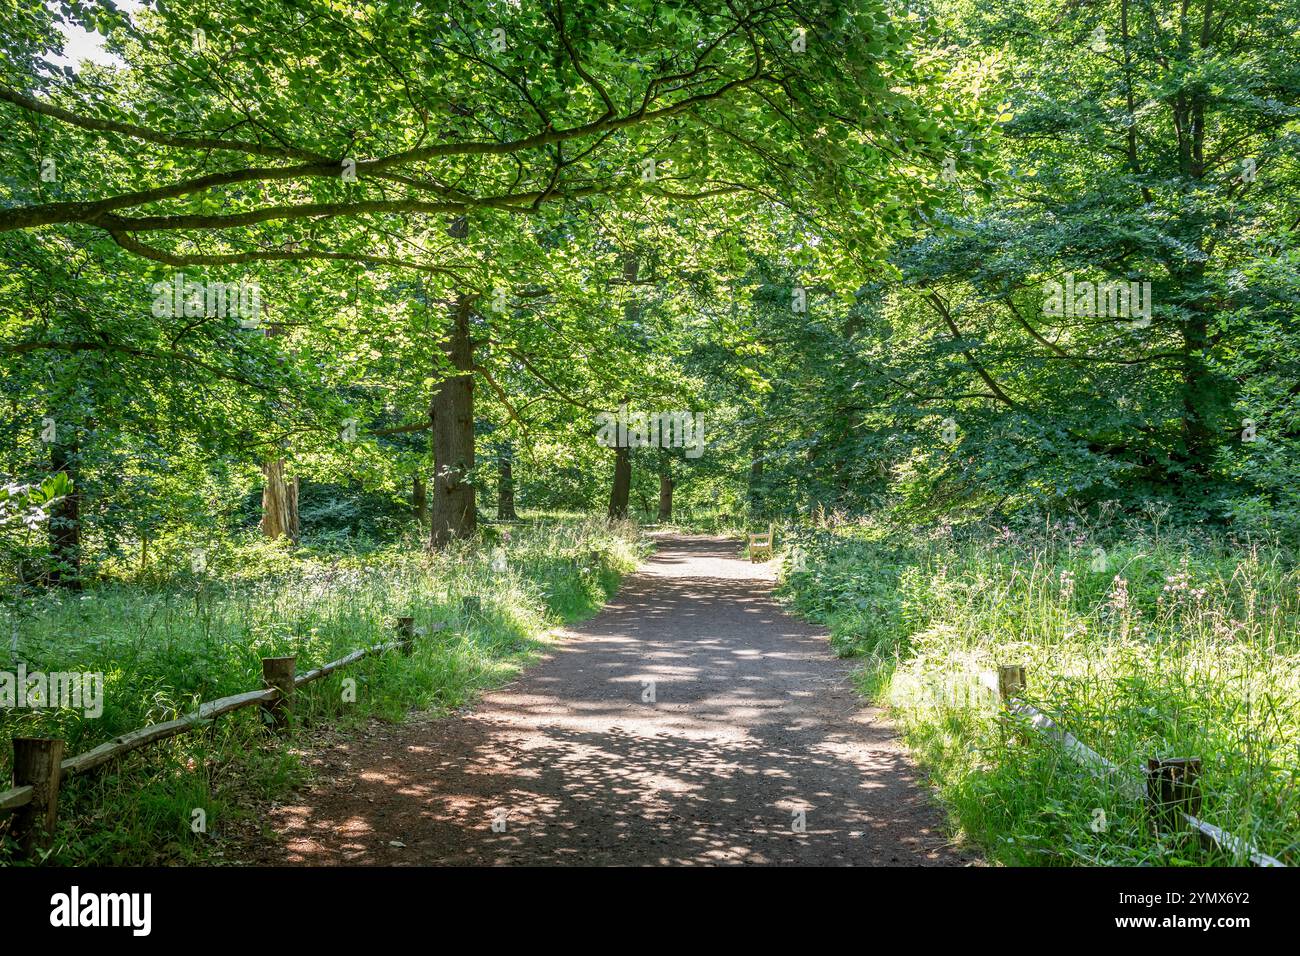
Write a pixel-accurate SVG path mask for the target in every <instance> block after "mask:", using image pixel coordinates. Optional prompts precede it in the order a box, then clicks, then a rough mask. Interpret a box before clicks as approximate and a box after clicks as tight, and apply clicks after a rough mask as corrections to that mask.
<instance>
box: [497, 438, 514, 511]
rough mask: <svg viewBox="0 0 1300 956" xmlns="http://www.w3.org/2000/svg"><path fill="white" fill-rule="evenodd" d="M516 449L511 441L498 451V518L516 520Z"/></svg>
mask: <svg viewBox="0 0 1300 956" xmlns="http://www.w3.org/2000/svg"><path fill="white" fill-rule="evenodd" d="M513 453H514V450H513V449H512V448H511V447H510V443H509V442H505V443H504V444H502V446H501V450H500V451H499V452H498V453H497V520H498V521H515V520H518V515H516V514H515V466H514V461H513V457H514V455H513Z"/></svg>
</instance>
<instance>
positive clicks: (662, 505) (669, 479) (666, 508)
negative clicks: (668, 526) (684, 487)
mask: <svg viewBox="0 0 1300 956" xmlns="http://www.w3.org/2000/svg"><path fill="white" fill-rule="evenodd" d="M671 520H673V476H672V475H670V474H667V473H666V472H665V473H661V474H660V475H659V521H660V523H662V522H665V521H671Z"/></svg>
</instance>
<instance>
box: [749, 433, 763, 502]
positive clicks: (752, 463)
mask: <svg viewBox="0 0 1300 956" xmlns="http://www.w3.org/2000/svg"><path fill="white" fill-rule="evenodd" d="M761 456H762V450H761V449H758V448H755V449H754V450H753V452H752V453H751V454H750V459H749V510H750V513H751V514H755V515H761V514H762V513H763V459H762V457H761Z"/></svg>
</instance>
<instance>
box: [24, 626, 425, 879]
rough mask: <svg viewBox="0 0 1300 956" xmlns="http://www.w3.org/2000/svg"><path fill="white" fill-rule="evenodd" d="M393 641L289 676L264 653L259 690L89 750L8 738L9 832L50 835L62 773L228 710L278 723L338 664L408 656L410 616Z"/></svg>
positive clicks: (31, 845)
mask: <svg viewBox="0 0 1300 956" xmlns="http://www.w3.org/2000/svg"><path fill="white" fill-rule="evenodd" d="M445 627H446V625H445V624H436V625H434V627H433V628H432V629H431V630H430V631H429V633H435V632H437V631H440V630H442V629H443V628H445ZM397 633H398V640H396V641H390V642H388V643H386V644H376V645H374V646H373V647H365V648H362V649H360V650H356V651H353V652H352V653H350V654H347V655H345V656H344V657H340V658H339V659H338V660H336V661H330V662H329V663H328V664H322V665H321V666H320V667H317V668H316V669H315V670H310V671H308V672H307V673H305V674H301V675H295V673H294V665H295V659H294V658H293V657H266V658H263V659H262V679H263V683H265V684H266V686H265V687H264V688H263V689H261V690H251V691H246V692H245V693H242V694H232V695H231V696H229V697H222V698H220V699H219V700H212V701H208V702H206V703H203V704H200V705H199V706H198V709H197V710H194V711H193V712H191V713H188V714H186V715H185V716H184V717H178V718H177V719H176V720H169V721H166V722H164V723H161V724H152V725H150V726H148V727H142V728H140V729H139V730H133V731H131V732H129V733H125V734H121V735H120V736H117V737H114V738H113V739H112V740H109V741H107V742H106V743H102V744H100V745H99V746H98V747H95V748H94V749H92V750H88V751H86V752H85V753H83V754H77V755H76V756H75V757H69V758H67V759H66V760H64V759H62V758H63V741H62V740H57V739H53V738H42V737H15V738H14V741H13V743H14V786H13V787H12V788H10V789H9V790H4V791H0V814H4V813H10V812H13V813H16V816H15V819H14V821H13V828H12V832H13V834H14V836H15V838H16V839H17V841H18V845H19V848H20V850H21V852H22V853H23V854H24V855H30V854H31V853H32V851H33V850H36V849H42V848H45V847H48V846H49V843H50V841H51V839H52V838H53V836H54V824H55V819H56V817H57V813H58V794H59V784H60V783H61V781H62V780H63V778H66V777H69V776H71V775H74V774H79V773H85V772H86V771H88V770H93V769H94V768H96V767H99V766H101V765H103V764H106V763H108V762H109V761H111V760H116V759H117V758H118V757H121V756H122V755H123V754H127V753H130V752H131V751H133V750H139V749H140V748H141V747H147V746H149V745H150V744H155V743H157V742H158V741H160V740H166V739H168V738H169V737H176V736H179V735H180V734H186V733H189V732H190V731H192V730H194V729H196V728H198V727H201V726H203V725H204V724H205V723H206V722H207V721H209V720H212V719H213V718H214V717H220V716H221V715H222V714H229V713H232V712H233V711H236V710H241V709H242V708H244V707H251V706H253V705H254V704H257V705H259V706H261V707H262V708H263V712H264V714H265V715H266V717H267V720H268V722H269V723H270V724H271V725H272V726H274V727H277V728H283V727H284V726H285V725H286V724H287V722H288V717H289V714H290V712H291V711H292V707H293V692H294V689H295V688H297V687H301V686H302V685H304V684H308V683H311V682H312V681H315V680H319V679H320V678H322V677H324V676H326V675H327V674H332V673H333V672H334V671H336V670H339V669H340V668H343V667H346V666H347V665H349V664H354V663H356V662H357V661H359V660H361V659H362V658H365V657H370V656H373V655H376V654H382V653H384V652H386V651H391V650H399V649H400V650H401V651H402V652H403V654H406V655H409V654H410V653H411V651H412V649H413V647H414V643H415V638H416V629H415V619H414V618H410V617H400V618H398V619H397Z"/></svg>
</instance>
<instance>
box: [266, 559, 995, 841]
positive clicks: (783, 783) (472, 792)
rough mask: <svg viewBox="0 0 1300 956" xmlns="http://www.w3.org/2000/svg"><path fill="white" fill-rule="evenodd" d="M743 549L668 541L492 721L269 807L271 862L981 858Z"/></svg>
mask: <svg viewBox="0 0 1300 956" xmlns="http://www.w3.org/2000/svg"><path fill="white" fill-rule="evenodd" d="M738 549H739V546H738V545H737V543H736V542H735V541H733V540H726V539H721V538H701V537H664V538H661V539H660V542H659V549H658V551H657V552H656V553H655V554H654V556H652V557H651V558H650V559H649V560H648V561H647V562H646V563H645V565H643V566H642V568H641V569H640V570H639V571H638V572H637V573H636V574H634V575H630V576H629V577H628V578H627V579H626V580H625V581H624V583H623V587H622V588H621V589H620V590H619V592H618V594H616V595H615V596H614V598H613V599H612V601H611V602H610V603H609V605H608V606H607V607H606V608H605V609H604V610H603V611H601V613H600V614H599V615H597V616H596V617H594V618H592V619H591V620H589V621H587V622H585V623H584V624H581V625H577V626H575V627H573V628H571V629H570V630H568V631H566V632H564V635H563V636H562V637H561V638H560V640H559V641H557V643H556V644H555V645H554V647H553V649H552V651H551V653H550V655H549V656H548V657H547V658H546V659H545V660H543V661H541V662H539V663H538V664H536V665H535V666H533V667H532V668H530V669H529V670H528V671H527V672H526V673H525V674H523V675H522V676H521V677H520V678H519V679H518V680H516V681H514V682H513V683H511V684H510V685H508V686H506V687H503V688H501V689H500V690H497V691H494V692H492V693H489V694H487V695H485V696H484V698H483V699H482V701H481V702H480V703H479V704H478V705H477V706H476V708H475V709H474V711H473V713H470V714H466V715H459V716H453V717H447V718H439V719H432V718H430V719H418V718H417V719H414V720H413V721H411V722H410V723H408V724H403V725H399V726H396V727H388V728H386V729H384V730H382V731H380V732H376V733H372V734H368V735H365V736H362V737H359V738H357V739H353V740H349V741H340V742H337V743H335V744H333V745H330V746H329V747H328V748H326V749H323V750H321V751H320V752H318V753H317V754H315V755H314V757H313V762H315V763H316V764H317V765H318V766H319V768H320V769H321V771H322V772H321V774H320V777H319V778H318V782H317V784H316V786H314V787H313V788H312V792H310V793H307V794H302V795H299V796H297V797H294V798H291V800H290V802H289V804H287V805H283V806H278V807H276V808H275V809H273V810H272V811H270V817H269V820H268V823H269V824H270V826H271V828H272V829H274V830H275V831H276V832H277V833H279V834H280V836H281V839H280V841H279V842H278V843H272V844H263V846H262V847H260V848H259V850H258V852H257V853H256V854H255V856H256V857H257V858H258V862H261V863H269V864H307V865H323V864H388V865H392V864H399V865H400V864H408V865H427V864H469V865H492V864H504V865H511V864H513V865H520V864H522V865H551V864H587V865H593V864H594V865H610V864H623V865H656V864H723V863H726V864H732V863H751V864H797V865H847V864H865V865H890V864H892V865H910V866H917V865H922V866H960V865H965V864H969V863H971V862H974V857H973V856H972V855H971V854H970V853H968V852H962V851H960V850H959V849H956V848H953V847H951V846H949V845H948V843H947V840H946V837H945V835H944V827H943V822H942V816H941V814H940V812H939V811H938V809H937V808H936V807H935V806H934V805H933V804H932V802H931V800H930V798H929V795H928V793H927V791H926V790H925V789H924V788H923V787H922V786H921V785H920V784H919V783H918V782H917V775H916V773H915V771H914V769H913V768H912V766H911V765H910V764H909V763H908V760H907V757H906V755H905V753H904V751H903V749H902V745H901V743H900V742H899V741H898V739H897V737H896V736H895V734H894V732H893V731H892V729H891V728H890V727H889V725H888V723H887V722H886V721H885V719H884V717H883V715H882V714H881V713H880V712H879V711H877V710H875V709H873V708H864V707H862V706H860V704H861V701H860V699H859V698H858V697H857V695H856V694H855V693H854V691H853V689H852V687H851V685H850V683H849V680H848V675H849V672H850V671H851V669H852V665H851V664H850V663H849V662H846V661H841V660H837V659H836V658H835V656H834V655H833V654H832V652H831V650H830V648H829V647H828V645H827V641H826V637H825V634H824V632H823V631H821V630H819V629H818V628H816V627H813V626H811V625H808V624H805V623H803V622H801V621H799V620H797V619H795V618H793V617H791V616H789V615H787V614H785V613H784V612H783V611H782V610H781V608H780V606H779V605H778V604H777V603H776V602H774V601H773V600H772V599H771V597H770V596H769V594H770V590H771V587H772V583H773V581H772V571H771V569H770V568H769V567H767V566H764V565H753V564H750V563H749V562H748V561H747V560H745V559H744V558H742V557H741V556H740V554H739V550H738ZM651 682H653V683H651ZM651 696H653V701H652V702H651V701H650V700H649V698H650V697H651ZM801 824H802V825H801Z"/></svg>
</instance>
